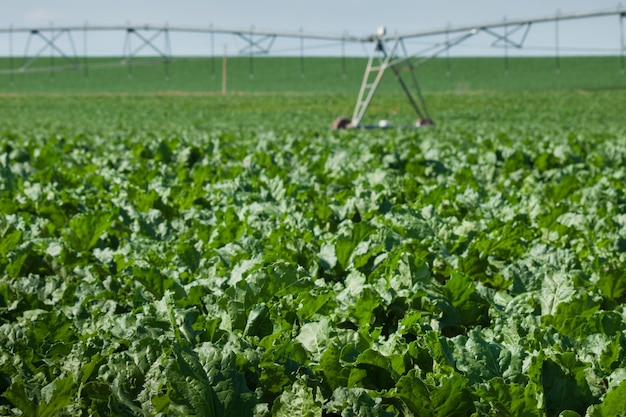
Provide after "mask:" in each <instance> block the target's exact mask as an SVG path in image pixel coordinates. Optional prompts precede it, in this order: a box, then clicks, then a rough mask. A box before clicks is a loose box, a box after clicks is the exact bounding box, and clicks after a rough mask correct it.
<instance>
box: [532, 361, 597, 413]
mask: <svg viewBox="0 0 626 417" xmlns="http://www.w3.org/2000/svg"><path fill="white" fill-rule="evenodd" d="M559 359H560V362H561V363H560V364H558V363H557V362H555V361H554V360H552V359H546V360H545V361H544V362H543V365H542V369H541V373H542V384H543V392H544V396H545V403H546V412H547V414H548V415H549V416H551V415H558V413H560V412H561V411H564V410H572V411H576V412H577V413H579V414H581V415H584V414H585V411H586V410H587V407H589V406H590V405H592V404H593V403H594V402H595V401H594V398H593V395H592V394H591V391H590V389H589V385H588V383H587V380H586V374H585V369H586V368H587V367H588V366H589V365H588V364H583V363H581V362H579V361H577V360H576V359H575V355H574V354H573V353H564V354H563V355H560V357H559Z"/></svg>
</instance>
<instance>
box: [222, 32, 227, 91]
mask: <svg viewBox="0 0 626 417" xmlns="http://www.w3.org/2000/svg"><path fill="white" fill-rule="evenodd" d="M227 56H228V45H226V44H224V56H223V57H222V95H226V84H227V77H228V63H227V60H228V57H227Z"/></svg>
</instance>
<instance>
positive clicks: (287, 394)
mask: <svg viewBox="0 0 626 417" xmlns="http://www.w3.org/2000/svg"><path fill="white" fill-rule="evenodd" d="M322 412H323V402H322V398H321V393H320V392H319V390H318V389H317V387H309V386H308V385H307V378H306V376H302V377H300V378H298V379H296V381H295V382H294V383H293V385H292V386H291V387H290V388H289V389H286V390H285V391H283V393H282V394H281V395H280V397H278V398H277V399H276V401H275V402H274V405H273V406H272V416H274V417H295V416H298V417H321V416H322Z"/></svg>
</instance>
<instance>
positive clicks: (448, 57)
mask: <svg viewBox="0 0 626 417" xmlns="http://www.w3.org/2000/svg"><path fill="white" fill-rule="evenodd" d="M448 45H450V22H448V25H447V26H446V46H448ZM451 73H452V71H451V70H450V48H446V76H448V77H449V76H450V74H451Z"/></svg>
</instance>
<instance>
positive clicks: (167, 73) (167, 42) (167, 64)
mask: <svg viewBox="0 0 626 417" xmlns="http://www.w3.org/2000/svg"><path fill="white" fill-rule="evenodd" d="M164 35H165V41H164V46H163V49H164V52H165V56H166V58H165V60H164V63H165V80H166V81H169V80H170V56H171V55H172V51H171V45H170V31H169V29H168V27H167V23H165V33H164Z"/></svg>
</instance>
